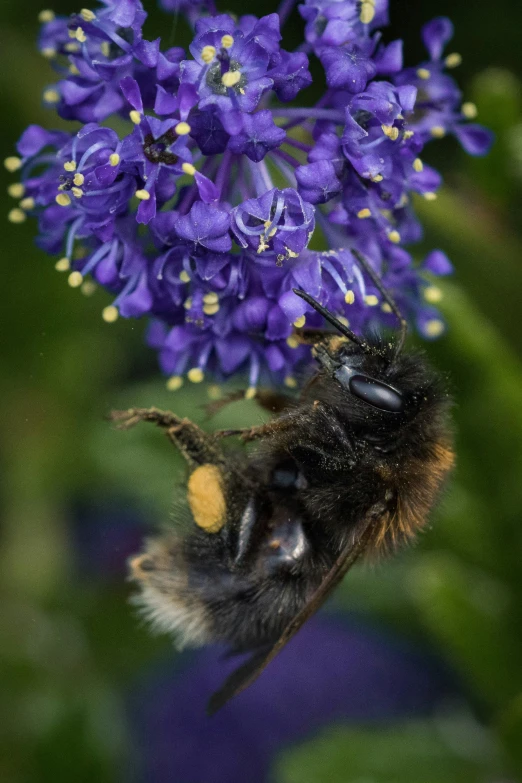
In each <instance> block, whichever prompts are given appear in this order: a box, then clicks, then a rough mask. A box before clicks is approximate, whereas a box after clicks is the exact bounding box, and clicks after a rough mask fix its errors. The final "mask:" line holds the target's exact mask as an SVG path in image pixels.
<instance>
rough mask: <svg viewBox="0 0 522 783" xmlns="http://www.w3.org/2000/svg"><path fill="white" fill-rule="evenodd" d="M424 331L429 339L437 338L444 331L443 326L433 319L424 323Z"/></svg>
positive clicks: (440, 322)
mask: <svg viewBox="0 0 522 783" xmlns="http://www.w3.org/2000/svg"><path fill="white" fill-rule="evenodd" d="M425 330H426V334H427V335H428V336H429V337H439V336H440V335H441V334H442V333H443V331H444V324H443V322H442V321H439V319H438V318H433V319H432V320H431V321H428V322H427V323H426V326H425Z"/></svg>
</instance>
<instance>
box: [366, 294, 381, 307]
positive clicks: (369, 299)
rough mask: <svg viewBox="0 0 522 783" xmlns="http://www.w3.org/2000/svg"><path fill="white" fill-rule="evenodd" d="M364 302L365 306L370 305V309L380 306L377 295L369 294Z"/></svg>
mask: <svg viewBox="0 0 522 783" xmlns="http://www.w3.org/2000/svg"><path fill="white" fill-rule="evenodd" d="M364 302H365V304H367V305H368V307H375V306H376V305H378V304H379V300H378V299H377V297H376V296H375V294H368V295H367V296H365V297H364Z"/></svg>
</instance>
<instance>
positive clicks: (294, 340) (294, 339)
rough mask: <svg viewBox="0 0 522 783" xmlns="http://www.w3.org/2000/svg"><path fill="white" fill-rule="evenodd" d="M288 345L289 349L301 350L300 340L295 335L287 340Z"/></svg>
mask: <svg viewBox="0 0 522 783" xmlns="http://www.w3.org/2000/svg"><path fill="white" fill-rule="evenodd" d="M286 344H287V345H288V347H289V348H299V340H298V339H297V337H295V336H294V335H293V334H291V335H290V337H287V338H286Z"/></svg>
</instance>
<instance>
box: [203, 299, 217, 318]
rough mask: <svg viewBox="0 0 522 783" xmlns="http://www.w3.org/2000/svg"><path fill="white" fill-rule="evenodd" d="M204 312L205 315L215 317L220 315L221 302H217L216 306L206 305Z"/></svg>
mask: <svg viewBox="0 0 522 783" xmlns="http://www.w3.org/2000/svg"><path fill="white" fill-rule="evenodd" d="M203 312H204V313H205V315H215V314H216V313H219V302H216V304H204V305H203Z"/></svg>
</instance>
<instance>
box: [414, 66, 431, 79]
mask: <svg viewBox="0 0 522 783" xmlns="http://www.w3.org/2000/svg"><path fill="white" fill-rule="evenodd" d="M417 76H418V77H419V79H429V78H430V76H431V71H428V69H427V68H417Z"/></svg>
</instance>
